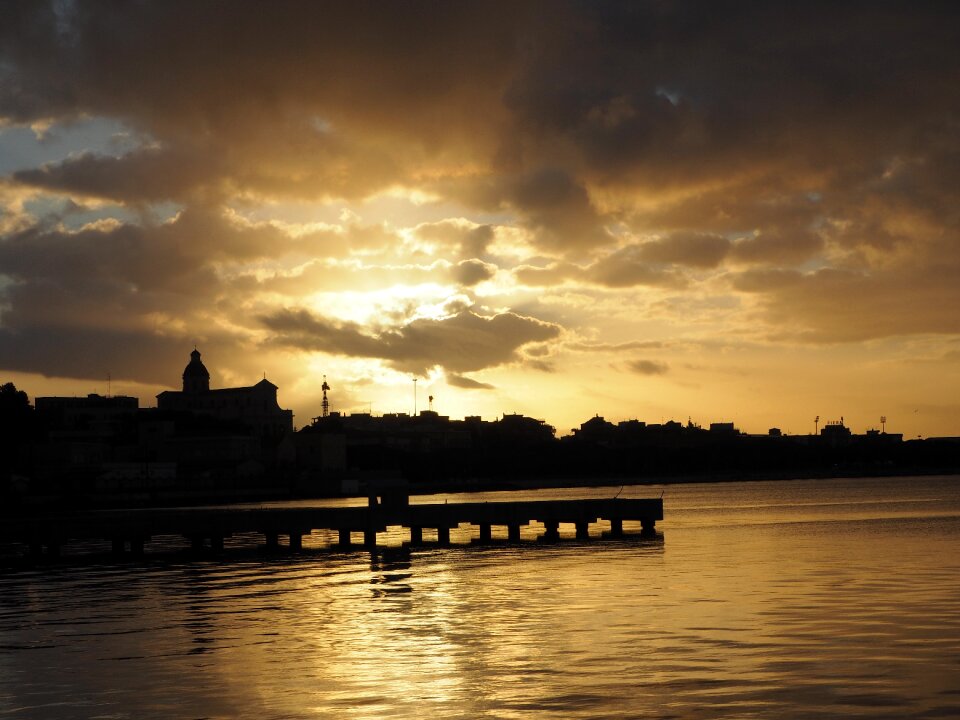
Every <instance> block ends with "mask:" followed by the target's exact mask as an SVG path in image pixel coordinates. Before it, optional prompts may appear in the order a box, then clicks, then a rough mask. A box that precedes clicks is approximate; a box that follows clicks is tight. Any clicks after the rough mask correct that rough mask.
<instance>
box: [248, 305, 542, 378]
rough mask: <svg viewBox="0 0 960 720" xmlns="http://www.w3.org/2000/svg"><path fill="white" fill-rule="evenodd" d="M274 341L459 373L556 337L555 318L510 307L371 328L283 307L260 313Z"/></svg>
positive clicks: (513, 358)
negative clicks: (539, 317) (518, 312)
mask: <svg viewBox="0 0 960 720" xmlns="http://www.w3.org/2000/svg"><path fill="white" fill-rule="evenodd" d="M260 321H261V322H262V323H263V325H264V326H265V327H267V328H268V329H269V330H270V331H271V333H272V337H271V339H270V341H269V342H270V344H272V345H279V346H284V347H294V348H297V349H300V350H305V351H310V352H327V353H332V354H339V355H347V356H352V357H369V358H382V359H384V360H385V361H386V362H387V363H388V364H389V365H390V366H391V367H393V368H395V369H397V370H401V371H403V372H412V373H415V374H419V375H423V374H426V373H427V371H429V370H430V369H432V368H434V367H442V368H444V369H445V370H447V371H448V372H450V373H453V374H456V375H459V374H462V373H466V372H473V371H477V370H482V369H484V368H489V367H496V366H498V365H503V364H505V363H511V362H518V361H520V359H521V356H520V355H519V354H518V352H517V351H518V350H519V349H520V348H521V347H523V346H524V345H526V344H528V343H534V342H545V341H548V340H553V339H556V338H558V337H559V336H560V334H561V328H560V326H558V325H555V324H553V323H547V322H543V321H540V320H536V319H534V318H531V317H524V316H521V315H516V314H514V313H510V312H504V313H499V314H496V315H492V316H489V317H487V316H481V315H477V314H475V313H472V312H469V311H466V310H463V311H460V312H458V313H456V314H455V315H451V316H449V317H446V318H442V319H439V320H433V319H425V318H421V319H416V320H413V321H411V322H409V323H407V324H406V325H402V326H399V327H391V328H384V329H382V330H379V331H378V332H375V333H371V332H369V331H367V330H366V329H365V328H363V327H361V326H360V325H358V324H356V323H334V322H330V321H328V320H325V319H323V318H320V317H318V316H316V315H314V314H312V313H310V312H308V311H306V310H289V309H288V310H282V311H278V312H274V313H270V314H265V315H263V316H261V317H260Z"/></svg>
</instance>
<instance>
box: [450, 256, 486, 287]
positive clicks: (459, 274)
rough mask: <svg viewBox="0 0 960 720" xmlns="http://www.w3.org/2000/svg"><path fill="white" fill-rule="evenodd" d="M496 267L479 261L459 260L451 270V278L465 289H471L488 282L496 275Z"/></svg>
mask: <svg viewBox="0 0 960 720" xmlns="http://www.w3.org/2000/svg"><path fill="white" fill-rule="evenodd" d="M496 271H497V267H496V265H491V264H490V263H485V262H482V261H480V260H461V261H460V262H459V263H457V265H456V267H455V268H453V277H454V279H456V281H457V282H458V283H460V284H461V285H463V286H465V287H472V286H473V285H477V284H478V283H481V282H483V281H484V280H489V279H490V278H492V277H493V276H494V274H496Z"/></svg>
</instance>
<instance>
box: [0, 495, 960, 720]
mask: <svg viewBox="0 0 960 720" xmlns="http://www.w3.org/2000/svg"><path fill="white" fill-rule="evenodd" d="M661 489H662V488H660V487H657V488H652V487H628V488H625V489H624V490H623V491H622V494H621V496H622V497H649V496H659V494H660V492H661ZM618 490H619V488H599V489H577V490H563V491H542V492H531V493H523V496H524V497H595V496H611V495H613V494H615V493H616V492H617V491H618ZM664 503H665V515H666V519H665V520H664V521H663V522H662V523H661V524H659V525H658V530H659V533H660V535H659V537H658V538H657V539H655V540H640V539H638V538H630V539H626V540H623V541H611V540H590V541H589V542H577V541H575V540H573V539H572V538H568V539H565V540H563V541H562V542H561V543H560V544H559V545H553V546H550V545H543V544H539V543H535V542H533V541H532V537H533V535H534V534H535V532H536V529H535V528H527V529H526V533H527V534H526V539H527V540H530V541H529V542H524V543H522V544H520V545H507V544H502V545H494V546H479V545H469V544H465V543H468V542H469V537H470V531H469V529H466V528H465V529H463V530H462V531H461V532H460V534H459V537H454V540H455V541H459V542H460V543H464V544H460V545H456V546H454V547H453V548H450V549H425V550H416V551H412V552H405V551H403V550H401V549H399V548H389V547H387V548H386V549H383V550H382V551H380V552H379V553H377V555H375V556H371V554H370V553H364V552H361V551H356V552H351V553H339V552H335V551H333V550H331V549H327V548H326V547H325V545H326V543H327V542H329V541H330V540H331V539H332V538H329V537H325V536H323V535H321V534H319V533H314V535H313V536H311V537H310V538H309V539H308V540H309V542H307V543H306V545H307V546H308V547H307V549H306V551H305V552H304V553H303V554H301V555H298V556H281V557H268V556H265V555H263V554H261V553H260V552H259V551H258V550H256V549H244V548H243V547H242V546H243V545H244V542H245V541H247V542H250V543H255V542H256V541H257V539H256V538H246V539H244V538H235V539H234V541H233V547H231V548H228V550H227V552H226V554H225V558H224V559H219V560H215V559H206V560H204V559H199V560H198V559H191V558H190V557H189V556H187V555H186V554H181V553H180V552H179V547H180V546H179V545H178V544H177V543H179V542H180V541H179V540H178V539H174V538H171V539H169V540H168V541H166V543H164V542H162V541H161V542H156V543H153V544H151V546H149V547H148V555H147V557H146V558H145V559H144V560H142V561H135V562H134V561H131V562H108V561H107V560H106V558H105V557H104V558H101V557H99V556H97V555H93V556H88V557H87V558H85V559H84V560H83V561H82V562H79V561H76V560H74V559H72V555H68V556H67V557H66V558H65V559H64V561H63V562H61V563H58V564H57V565H53V566H47V567H41V568H33V569H29V568H19V569H17V568H14V569H6V570H2V571H0V717H15V718H21V717H22V718H137V719H141V718H310V717H321V718H386V717H416V718H420V717H423V718H453V717H456V718H518V717H524V718H753V717H762V718H832V717H836V718H850V717H864V718H958V717H960V478H953V477H951V478H897V479H863V480H817V481H787V482H754V483H730V484H719V485H686V486H668V487H666V489H665V494H664ZM562 529H563V528H562ZM565 530H566V532H567V533H568V534H569V535H572V534H573V528H572V527H571V528H567V529H565ZM475 532H476V530H474V533H475ZM379 539H380V542H382V543H383V544H385V545H398V544H399V543H400V542H402V540H403V537H402V536H401V535H399V534H396V533H389V534H386V535H382V536H381V537H380V538H379ZM98 550H99V549H98V548H95V547H94V548H90V547H86V548H68V552H70V553H75V552H91V551H98Z"/></svg>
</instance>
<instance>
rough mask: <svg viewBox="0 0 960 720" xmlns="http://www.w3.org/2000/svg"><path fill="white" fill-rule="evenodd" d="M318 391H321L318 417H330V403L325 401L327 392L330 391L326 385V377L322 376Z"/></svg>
mask: <svg viewBox="0 0 960 720" xmlns="http://www.w3.org/2000/svg"><path fill="white" fill-rule="evenodd" d="M320 389H321V390H323V403H322V404H321V405H320V407H321V414H320V417H330V401H329V400H327V390H329V389H330V386H329V385H328V384H327V376H326V375H324V376H323V385H321V386H320Z"/></svg>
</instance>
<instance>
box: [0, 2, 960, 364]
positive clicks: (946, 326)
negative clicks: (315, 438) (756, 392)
mask: <svg viewBox="0 0 960 720" xmlns="http://www.w3.org/2000/svg"><path fill="white" fill-rule="evenodd" d="M953 15H954V13H953V12H952V8H950V7H949V6H948V5H946V4H942V3H937V2H925V1H923V0H920V1H919V2H916V3H910V4H906V3H903V4H893V5H891V4H854V5H846V4H836V3H824V2H813V3H774V4H763V3H747V4H741V5H729V4H716V3H713V4H703V3H691V2H686V1H684V0H681V1H678V2H661V3H642V4H637V3H629V2H601V3H583V2H576V1H573V0H571V1H569V2H566V1H564V0H558V1H557V2H551V3H543V4H541V3H538V2H533V3H503V4H497V5H495V6H494V7H493V8H492V9H491V6H490V5H489V3H485V2H458V3H441V4H437V3H432V2H427V3H418V2H413V3H404V4H388V5H385V6H383V5H371V4H368V3H365V2H359V3H347V4H338V5H329V4H303V3H297V2H286V1H284V0H280V1H278V2H271V3H268V4H264V3H247V2H238V3H231V4H230V5H229V6H226V7H225V6H224V5H223V3H219V2H210V1H206V0H199V1H198V2H193V3H190V4H189V6H184V5H181V4H171V3H163V2H155V3H137V4H126V5H123V4H121V5H113V4H109V5H104V4H101V3H63V2H56V1H55V0H50V2H43V1H42V0H38V1H37V2H22V3H18V2H10V3H4V4H2V5H0V124H4V125H5V126H10V125H15V124H20V125H23V126H25V127H26V126H33V127H36V128H38V129H41V128H47V129H48V130H49V132H47V133H46V140H45V141H44V142H45V143H46V144H45V145H44V146H43V147H44V149H50V148H51V147H53V146H54V145H55V144H56V143H55V142H54V141H55V138H56V135H57V132H58V130H60V129H62V128H64V127H66V126H67V125H69V124H70V123H71V122H74V121H76V120H77V119H79V118H92V119H94V122H99V121H101V120H104V119H106V120H110V121H111V122H112V123H114V124H119V125H121V126H122V127H123V128H124V130H125V132H128V133H129V136H130V138H133V141H131V142H128V143H125V144H124V145H123V146H122V149H123V150H124V151H125V154H120V155H118V156H114V155H107V154H102V153H104V152H107V151H106V150H103V148H101V149H100V151H99V154H98V153H94V152H89V151H88V152H82V151H78V152H74V151H75V150H77V148H76V147H73V146H69V145H64V146H61V147H60V150H61V151H62V152H60V154H59V155H56V154H54V155H48V154H40V153H37V154H36V157H37V158H41V157H42V160H41V159H36V160H35V161H31V160H30V157H31V156H30V153H27V156H26V160H27V162H26V163H25V164H24V163H20V162H19V161H18V164H17V165H16V167H18V168H22V169H20V170H19V172H16V173H14V174H12V175H11V176H9V177H6V178H3V179H2V180H0V189H2V192H3V197H4V199H5V200H6V199H8V198H12V199H13V200H11V201H8V202H6V209H5V210H4V211H3V212H2V214H0V232H2V237H0V307H2V315H0V323H2V331H3V332H4V333H6V335H5V336H4V339H5V345H6V346H5V347H4V348H3V353H4V357H5V358H7V359H6V361H5V362H8V363H10V364H11V366H14V365H15V366H17V367H21V366H23V364H24V363H26V362H27V360H26V359H27V358H32V359H31V360H30V361H31V362H35V363H37V366H38V367H43V368H46V370H45V371H49V372H57V371H58V368H59V369H60V370H59V371H60V372H65V373H66V372H69V369H68V365H69V358H67V357H65V356H62V355H58V354H57V352H56V349H55V348H56V347H58V345H57V339H58V338H60V339H62V342H63V345H62V346H63V347H69V348H75V349H77V351H78V352H79V348H80V347H81V345H82V341H81V338H83V337H87V338H89V341H90V343H91V344H92V345H96V344H97V343H99V344H100V345H97V347H98V350H97V352H102V357H104V358H106V357H108V356H109V352H110V351H111V349H113V350H116V351H117V352H119V351H120V346H122V345H124V344H125V343H126V342H128V340H127V339H125V338H129V341H130V342H132V341H133V339H134V338H138V337H144V338H147V339H145V340H144V347H145V349H144V351H143V352H142V353H140V354H139V355H137V357H138V358H139V359H137V360H134V359H133V358H132V357H131V358H129V359H128V360H127V361H125V362H127V364H128V365H129V366H130V367H139V368H141V370H136V371H135V370H131V372H136V373H138V377H147V376H151V377H152V376H154V373H155V370H156V368H155V365H154V364H153V361H152V359H151V357H150V353H155V352H158V351H157V349H156V348H157V346H156V344H152V340H151V338H152V339H156V340H157V341H158V342H159V341H161V340H163V339H164V338H184V337H192V336H194V335H201V336H202V335H203V334H204V333H207V332H209V333H211V334H212V333H213V329H216V330H217V331H218V332H222V333H223V334H224V337H229V338H233V340H231V341H235V342H237V343H241V342H250V338H249V337H248V335H251V334H254V335H255V334H256V333H261V332H262V331H263V325H262V324H261V323H260V322H259V321H258V320H257V318H258V317H261V316H263V317H266V318H269V319H271V321H272V322H273V323H274V324H275V325H277V327H275V328H273V332H274V333H275V334H276V336H277V342H278V343H281V344H283V345H284V346H285V347H287V346H291V347H304V348H308V349H311V350H314V349H320V348H319V347H318V345H319V344H320V343H319V342H318V339H321V340H323V341H324V342H325V343H327V344H328V346H332V347H334V348H335V349H334V351H335V352H339V353H341V354H345V355H350V356H355V357H382V358H383V359H384V360H385V361H387V362H389V363H392V364H393V365H394V366H395V367H398V368H422V367H431V366H435V365H441V366H443V367H445V368H447V370H449V371H450V373H452V374H454V375H456V374H458V373H463V372H470V371H472V370H476V369H479V368H482V367H489V366H493V365H496V364H502V363H506V362H519V361H520V360H519V358H522V357H525V353H523V352H520V351H519V349H520V348H522V347H523V346H524V345H525V344H526V343H527V342H536V341H543V342H553V341H555V340H556V339H557V337H559V333H560V330H559V326H558V325H551V324H549V323H542V322H541V321H539V320H536V319H534V318H532V317H524V316H523V315H517V314H512V313H499V314H491V315H489V316H479V315H473V314H471V313H469V312H467V311H465V310H461V311H460V312H457V313H454V314H452V315H451V316H450V317H447V318H445V319H442V320H425V319H421V320H416V321H413V322H410V323H409V324H407V325H401V324H398V323H397V322H396V321H395V322H394V324H393V325H392V326H391V327H387V328H380V327H365V326H360V325H356V326H351V325H335V324H331V323H329V322H328V321H321V320H319V319H317V318H314V317H313V316H309V317H301V316H299V315H297V316H287V315H284V314H283V313H280V312H278V311H276V303H277V302H283V303H288V304H290V305H297V304H298V300H299V298H300V297H301V296H307V295H317V294H322V293H324V292H327V293H336V292H339V291H342V290H355V291H358V292H363V291H370V292H374V291H381V292H383V291H386V290H389V289H390V288H393V287H396V286H400V285H403V286H406V287H410V286H413V285H418V284H422V285H430V284H433V283H441V284H444V285H446V284H449V285H455V286H458V287H460V288H472V287H476V286H477V285H478V284H479V283H482V282H483V281H485V280H489V279H491V278H493V277H495V274H496V273H499V274H500V275H501V276H504V275H506V274H507V273H510V272H512V273H513V275H514V277H515V279H516V281H517V283H518V284H519V285H520V286H521V288H519V290H518V291H517V292H518V293H526V294H527V295H533V294H535V293H531V292H530V289H531V288H545V287H554V286H559V287H560V289H559V290H558V291H557V292H556V293H555V295H556V296H557V297H559V296H561V295H564V294H566V297H567V299H569V298H570V297H571V296H572V295H573V293H575V292H576V291H577V287H578V286H579V287H590V288H599V291H598V292H595V293H592V295H591V293H586V292H585V293H583V295H584V296H587V295H591V297H590V302H591V303H592V304H590V305H588V303H587V301H585V300H584V301H583V302H582V303H581V305H580V307H578V309H577V312H578V313H580V315H579V318H578V322H579V323H580V324H581V325H582V326H584V327H589V326H591V325H599V324H601V323H612V322H613V319H612V318H610V317H607V315H608V314H609V313H607V310H608V309H609V308H610V307H611V305H612V304H613V303H616V302H619V301H620V299H621V298H627V297H629V298H631V299H632V298H633V295H631V294H629V293H627V292H626V290H627V289H629V288H656V289H665V290H669V291H671V294H672V295H675V296H677V297H678V298H680V299H678V300H677V301H676V303H675V304H676V305H677V306H678V307H683V308H685V309H686V308H703V307H706V306H708V305H709V304H710V303H714V304H717V303H715V298H706V299H704V298H703V296H704V295H706V294H709V293H710V292H711V291H712V289H713V288H716V287H721V288H723V287H724V282H729V284H730V285H729V286H730V287H732V288H733V289H734V290H736V291H737V293H741V294H743V296H745V297H746V298H747V299H746V300H745V302H744V307H743V308H741V307H739V306H730V307H729V308H727V307H726V306H724V307H725V310H724V312H725V313H729V315H731V316H733V315H736V318H735V320H737V321H739V322H740V324H741V326H742V325H745V324H747V323H750V324H751V327H752V326H753V323H755V322H758V321H763V322H764V323H765V327H757V331H758V332H763V333H764V334H766V335H767V336H768V337H770V338H781V339H784V338H785V339H788V340H789V341H790V342H796V341H797V340H807V341H814V342H826V341H830V342H834V341H837V342H838V341H845V342H856V341H861V340H864V339H868V338H874V337H885V336H890V335H897V334H911V333H919V332H924V333H938V334H952V333H956V332H958V325H957V319H956V318H957V313H956V312H955V311H954V310H953V308H955V307H957V306H960V298H958V297H957V290H956V287H957V283H956V278H957V277H958V276H960V274H958V268H960V240H958V238H960V217H958V215H957V210H956V208H957V207H958V202H957V199H958V195H957V188H958V187H960V134H958V133H957V132H956V130H957V128H956V118H957V117H960V95H958V94H957V92H956V90H955V88H956V77H957V76H958V73H960V44H958V43H957V42H956V38H955V37H954V36H955V34H956V32H955V22H954V17H953ZM119 148H120V146H118V148H117V149H118V151H119ZM80 150H82V148H80ZM34 151H36V148H34ZM31 162H32V165H31ZM396 188H404V189H407V190H409V191H410V192H421V193H422V194H423V195H424V196H426V197H429V198H430V200H429V201H426V202H424V203H423V204H422V205H419V204H418V205H417V208H416V213H413V212H411V215H410V218H409V219H408V218H403V217H391V218H390V224H388V223H386V222H370V223H362V222H360V221H349V220H344V221H343V222H342V223H340V225H339V226H338V227H333V226H330V227H325V228H319V229H315V230H313V231H309V232H305V233H302V234H300V235H298V236H296V237H294V236H293V235H294V234H293V233H292V232H289V231H288V230H289V228H284V227H282V226H281V225H279V224H271V223H267V222H253V221H244V220H243V218H242V215H243V214H244V213H247V212H248V213H249V216H250V217H269V216H270V214H271V212H274V211H271V209H270V208H274V207H280V206H282V203H283V202H286V201H291V200H295V201H304V200H306V201H309V202H307V203H306V204H308V205H310V204H311V203H314V202H316V204H317V207H318V208H321V209H322V210H323V211H326V210H328V209H329V206H331V205H333V206H336V205H337V204H338V203H340V202H341V201H342V202H344V203H346V204H349V205H350V207H351V208H352V209H353V210H355V211H356V210H359V211H360V212H361V213H362V212H363V208H364V207H365V201H367V200H369V199H371V198H374V199H375V198H378V197H382V195H383V194H384V193H387V192H390V191H391V190H393V189H396ZM170 200H173V201H176V203H177V204H178V205H180V206H183V207H185V208H186V209H185V210H184V212H183V213H181V214H180V215H179V216H177V217H176V218H175V219H174V220H173V221H171V222H169V223H165V224H164V223H158V222H156V221H153V220H151V219H150V218H149V212H148V210H149V206H151V205H153V204H156V203H158V202H160V201H170ZM78 201H81V202H83V203H87V204H89V206H90V210H89V214H90V221H91V223H98V224H90V225H89V226H87V227H86V228H85V229H83V230H81V231H73V230H71V229H70V228H72V227H75V225H74V224H72V223H75V222H79V220H77V218H78V217H79V216H81V215H82V216H84V217H86V215H87V213H86V212H83V213H81V212H79V211H74V210H71V209H69V207H68V205H67V203H70V202H73V203H77V202H78ZM370 204H371V205H373V204H374V203H373V202H371V203H370ZM53 205H56V206H57V209H56V210H51V207H52V206H53ZM225 208H230V209H231V211H227V210H225ZM338 211H339V208H338V207H337V208H336V209H335V210H334V211H333V213H334V215H333V217H335V216H336V212H338ZM275 212H276V213H277V214H280V213H281V211H279V210H277V211H275ZM318 212H321V210H318ZM379 219H381V220H383V219H384V218H382V217H381V218H379ZM511 233H512V234H511ZM520 236H522V238H523V241H522V242H520V241H517V240H516V238H517V237H520ZM638 238H641V239H643V238H646V240H638ZM649 238H656V239H653V240H650V239H649ZM530 245H533V246H534V247H532V249H531V248H530ZM502 247H508V250H507V251H502V250H501V248H502ZM494 253H497V254H496V255H494ZM496 284H497V283H490V285H496ZM484 291H485V292H486V289H484ZM599 295H603V297H604V298H609V299H610V303H609V304H606V305H601V304H600V303H597V302H594V299H595V297H596V296H599ZM276 296H282V298H281V300H278V299H277V297H276ZM701 300H702V303H701V304H700V305H698V304H697V302H699V301H701ZM411 302H413V301H411ZM488 302H489V303H490V305H491V306H492V307H514V308H516V307H518V304H517V303H518V302H522V298H521V299H520V300H519V301H518V300H517V298H516V297H505V296H501V297H497V298H494V299H490V300H489V301H488ZM414 304H416V303H414ZM620 304H621V305H622V306H624V307H627V306H629V303H628V302H627V301H626V300H623V302H621V303H620ZM662 307H663V306H662V305H661V306H656V305H653V304H651V305H649V306H648V309H647V312H648V317H647V319H649V320H654V319H655V318H653V317H652V314H653V313H655V312H660V311H662ZM601 308H602V309H601ZM628 310H629V307H627V309H624V310H622V315H623V316H624V317H625V316H626V315H627V313H628ZM491 312H492V311H491ZM558 312H559V311H558ZM618 312H621V311H618ZM591 313H592V315H591ZM747 313H751V314H749V315H748V314H747ZM690 314H691V315H696V316H697V318H701V319H702V318H703V317H704V314H703V312H700V311H698V312H696V313H694V312H691V313H690ZM678 316H679V313H675V314H674V315H673V318H677V317H678ZM405 317H407V316H405ZM498 318H499V319H498ZM617 319H618V320H619V321H624V322H626V321H625V320H623V317H618V318H617ZM694 320H696V318H695V319H694ZM563 322H564V324H565V325H568V324H569V322H568V320H567V318H566V317H564V319H563ZM268 325H269V323H268ZM707 332H709V330H708V331H707ZM40 333H49V334H50V336H51V338H52V339H51V340H50V343H46V342H42V341H41V340H42V339H41V338H40V336H39V334H40ZM613 336H614V337H616V335H613ZM13 337H18V338H28V339H30V342H31V343H33V344H34V345H35V347H37V348H40V347H43V348H46V350H45V352H46V353H49V357H47V356H44V357H40V356H38V355H37V354H36V352H33V351H31V352H33V354H30V352H28V350H27V348H26V347H25V346H24V347H16V345H24V343H23V342H22V341H18V342H17V343H15V346H14V347H10V343H8V342H6V340H7V339H11V338H13ZM223 342H224V343H227V342H228V341H227V340H226V339H225V340H223ZM624 349H627V348H624ZM637 349H641V348H639V347H638V348H637ZM98 357H100V356H98ZM471 357H473V358H475V359H472V360H471V359H470V358H471ZM99 362H100V360H99V359H94V360H91V361H90V363H89V364H86V365H84V366H85V367H87V368H88V370H86V371H85V372H93V371H94V367H95V366H96V365H97V364H98V363H99Z"/></svg>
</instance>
